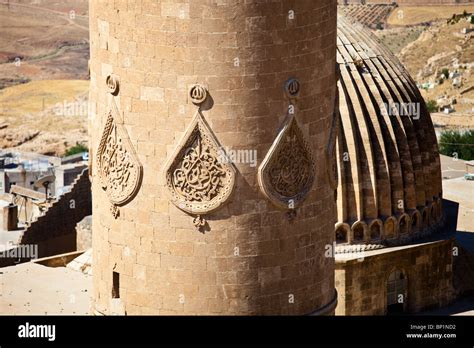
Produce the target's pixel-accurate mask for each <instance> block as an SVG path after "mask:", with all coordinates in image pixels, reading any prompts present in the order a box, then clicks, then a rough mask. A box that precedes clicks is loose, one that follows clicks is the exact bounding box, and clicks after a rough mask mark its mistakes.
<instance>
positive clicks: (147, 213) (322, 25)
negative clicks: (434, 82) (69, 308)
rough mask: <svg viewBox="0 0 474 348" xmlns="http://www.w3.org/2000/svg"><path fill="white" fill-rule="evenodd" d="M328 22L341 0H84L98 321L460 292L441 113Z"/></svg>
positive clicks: (407, 302) (430, 302) (371, 302)
mask: <svg viewBox="0 0 474 348" xmlns="http://www.w3.org/2000/svg"><path fill="white" fill-rule="evenodd" d="M336 19H337V15H336V3H335V2H334V1H331V0H318V1H314V0H298V1H290V0H274V1H226V0H216V1H206V0H193V1H180V2H178V1H149V0H142V1H135V2H133V3H132V2H126V1H115V2H109V1H94V2H91V7H90V23H91V62H90V68H91V91H90V100H91V101H92V103H94V104H95V105H94V107H92V109H93V110H96V111H97V113H96V114H93V115H91V117H90V122H91V123H90V142H89V144H90V159H91V165H90V172H91V179H92V193H93V215H92V230H93V231H94V233H93V235H92V245H93V259H94V265H93V268H94V269H93V275H94V294H93V298H94V312H95V313H96V314H244V315H252V314H296V315H302V314H333V313H334V312H336V313H337V314H347V315H351V314H385V313H390V312H397V311H417V310H420V309H424V308H428V307H430V306H434V305H439V304H444V303H447V302H448V301H449V300H450V299H451V296H452V286H451V282H452V255H451V248H452V240H451V238H450V237H449V236H446V235H445V234H441V233H440V232H442V231H444V230H445V228H444V227H445V221H446V220H447V219H445V218H444V215H443V206H442V189H441V172H440V162H439V155H438V151H437V144H436V137H435V133H434V129H433V125H432V123H431V119H430V116H429V113H428V112H427V110H426V106H425V104H424V102H423V99H422V98H421V96H420V94H419V92H418V90H417V88H416V85H415V83H414V82H413V80H412V79H411V78H410V76H409V75H408V74H407V72H406V70H405V69H404V68H403V67H402V66H401V64H400V63H399V62H398V61H397V59H396V58H395V57H393V55H392V54H391V53H389V52H388V50H387V49H386V48H384V47H383V46H382V45H381V44H380V43H379V42H378V41H377V40H376V39H375V38H374V37H373V36H372V35H371V33H370V32H369V31H368V30H366V29H364V28H362V27H360V26H358V25H357V24H354V23H350V22H349V21H348V20H346V19H344V18H342V17H341V18H339V23H338V24H336ZM336 26H337V28H336ZM336 67H337V68H338V69H337V70H336ZM338 78H339V80H338ZM335 280H336V282H335ZM335 286H336V287H337V290H338V291H337V293H338V295H337V293H336V291H335ZM337 301H339V303H338V305H337V309H336V310H335V307H336V303H337Z"/></svg>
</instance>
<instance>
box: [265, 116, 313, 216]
mask: <svg viewBox="0 0 474 348" xmlns="http://www.w3.org/2000/svg"><path fill="white" fill-rule="evenodd" d="M258 181H259V184H260V188H261V189H262V191H263V193H264V194H265V196H266V197H267V198H268V199H269V200H270V201H272V202H273V203H274V204H275V205H277V206H279V207H281V208H283V209H295V208H296V207H297V206H298V205H299V204H300V203H301V202H302V201H303V200H304V199H305V198H306V196H307V194H308V193H309V191H310V189H311V187H312V184H313V181H314V165H313V160H312V155H311V151H310V150H309V147H308V145H307V143H306V141H305V140H304V136H303V133H302V131H301V129H300V128H299V126H298V123H297V121H296V118H295V117H294V116H293V115H290V116H289V119H288V120H287V122H286V124H285V126H284V127H283V129H282V130H281V131H280V133H279V134H278V136H277V138H276V139H275V141H274V143H273V145H272V146H271V148H270V150H269V151H268V153H267V155H266V156H265V158H264V160H263V162H262V164H261V165H260V167H259V170H258ZM291 216H292V217H294V214H292V215H291Z"/></svg>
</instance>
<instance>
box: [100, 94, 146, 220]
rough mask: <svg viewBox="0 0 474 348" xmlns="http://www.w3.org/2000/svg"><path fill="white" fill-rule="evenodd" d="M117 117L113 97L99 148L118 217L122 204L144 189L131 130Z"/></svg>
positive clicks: (102, 170)
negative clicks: (130, 133)
mask: <svg viewBox="0 0 474 348" xmlns="http://www.w3.org/2000/svg"><path fill="white" fill-rule="evenodd" d="M117 120H120V116H119V111H118V109H117V106H116V104H115V102H114V101H113V100H112V109H111V110H110V112H109V113H108V114H107V120H106V123H105V127H104V131H103V133H102V138H101V140H100V144H99V148H98V150H97V167H98V175H99V179H100V182H101V185H102V189H103V190H104V191H105V192H106V193H107V196H108V197H109V200H110V203H111V204H112V207H111V210H112V212H113V214H114V216H115V217H117V215H118V207H119V206H122V205H124V204H126V203H128V202H129V201H131V200H132V199H133V197H134V196H135V195H136V193H137V192H138V190H139V189H140V185H141V178H142V172H143V169H142V165H141V164H140V162H139V160H138V157H137V155H136V153H135V149H134V148H133V145H132V143H131V141H130V138H129V137H128V133H127V130H126V129H125V128H124V127H123V125H122V124H120V122H117Z"/></svg>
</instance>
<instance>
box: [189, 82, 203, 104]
mask: <svg viewBox="0 0 474 348" xmlns="http://www.w3.org/2000/svg"><path fill="white" fill-rule="evenodd" d="M189 97H190V98H191V101H192V102H193V104H195V105H201V104H202V103H204V102H205V101H206V98H207V89H206V87H204V86H203V85H200V84H196V85H194V86H192V87H191V89H190V90H189Z"/></svg>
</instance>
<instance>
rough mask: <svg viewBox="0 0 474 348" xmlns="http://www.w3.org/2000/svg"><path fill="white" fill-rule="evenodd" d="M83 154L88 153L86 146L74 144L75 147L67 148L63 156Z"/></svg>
mask: <svg viewBox="0 0 474 348" xmlns="http://www.w3.org/2000/svg"><path fill="white" fill-rule="evenodd" d="M83 152H89V149H88V148H87V146H84V145H82V144H79V143H76V145H74V146H73V147H71V148H69V149H68V150H67V151H66V153H65V156H72V155H76V154H78V153H83Z"/></svg>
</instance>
